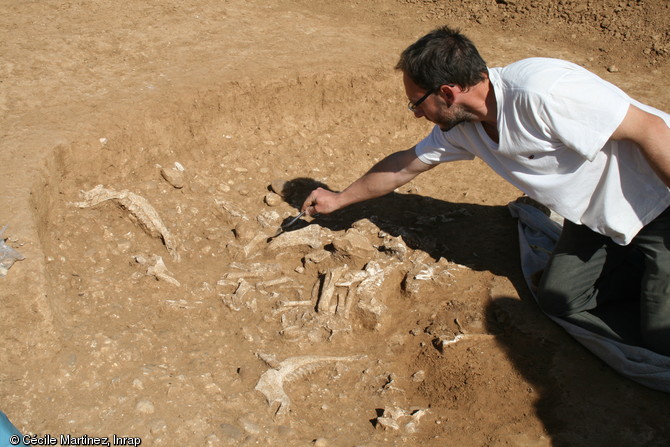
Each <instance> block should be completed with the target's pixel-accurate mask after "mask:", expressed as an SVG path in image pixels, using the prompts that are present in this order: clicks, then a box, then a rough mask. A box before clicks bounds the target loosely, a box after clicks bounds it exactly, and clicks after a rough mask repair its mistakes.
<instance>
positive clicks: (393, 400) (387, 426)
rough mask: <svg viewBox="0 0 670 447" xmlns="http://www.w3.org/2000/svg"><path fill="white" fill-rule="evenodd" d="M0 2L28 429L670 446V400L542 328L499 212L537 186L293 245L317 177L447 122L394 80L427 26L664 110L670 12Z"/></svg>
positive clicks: (370, 207)
mask: <svg viewBox="0 0 670 447" xmlns="http://www.w3.org/2000/svg"><path fill="white" fill-rule="evenodd" d="M1 6H2V10H3V14H2V15H1V16H0V112H1V115H0V129H1V132H2V134H1V135H2V136H1V139H0V179H1V181H2V185H1V186H2V192H3V193H2V194H1V195H0V227H2V226H4V225H8V228H7V230H6V231H5V233H4V235H3V238H5V239H7V244H9V245H10V246H12V247H15V248H16V249H17V250H19V251H20V252H21V253H22V254H23V255H24V256H25V258H26V259H25V260H22V261H19V262H17V263H16V264H14V266H12V267H11V269H10V270H9V272H8V274H7V276H6V277H5V278H0V303H1V304H2V309H3V312H2V323H0V324H1V325H2V330H1V332H0V333H1V334H2V337H3V340H2V345H1V347H0V363H1V364H2V365H3V367H2V369H1V370H0V410H2V411H4V412H5V413H7V415H8V416H9V417H10V419H11V420H12V421H13V422H14V424H15V425H16V426H17V427H18V428H19V429H20V430H21V431H22V432H24V433H29V434H34V435H35V437H36V438H34V439H44V436H46V435H51V436H54V437H56V438H58V437H59V436H60V435H61V434H69V435H71V436H72V437H82V436H88V437H89V438H93V437H112V436H113V435H117V436H132V437H138V438H140V439H141V440H142V445H165V446H173V445H174V446H177V445H179V446H183V445H212V446H217V445H291V446H293V445H295V446H308V445H320V446H354V445H360V446H363V445H365V446H386V445H426V446H438V445H439V446H442V445H459V446H466V447H467V446H587V445H588V446H610V447H611V446H631V445H635V446H661V445H663V446H665V445H668V442H670V426H668V424H667V408H668V406H669V404H670V396H668V395H666V394H663V393H659V392H656V391H653V390H650V389H646V388H644V387H642V386H640V385H638V384H636V383H633V382H631V381H629V380H627V379H625V378H622V377H620V376H619V375H617V374H616V373H614V372H613V371H612V370H610V369H609V368H608V367H607V366H605V365H604V364H603V363H602V362H601V361H599V360H598V359H597V358H595V357H594V356H593V355H591V354H590V353H589V352H588V351H586V350H585V349H583V348H582V347H581V346H579V345H578V344H576V343H575V342H574V341H573V340H572V339H571V338H570V337H569V336H568V335H566V334H565V333H563V332H562V331H561V330H560V329H559V328H557V327H556V326H555V325H553V324H552V323H551V322H550V321H549V320H548V319H547V318H545V317H544V316H543V315H542V314H541V313H540V312H539V311H538V309H537V307H536V306H535V305H534V303H533V302H532V298H530V296H529V294H528V292H527V290H526V288H525V285H524V284H523V281H522V278H521V274H520V271H519V266H518V255H517V250H518V247H517V241H516V223H515V221H514V220H513V219H512V218H511V217H510V216H509V213H508V212H507V210H506V208H505V205H506V204H507V203H508V202H510V201H512V200H514V199H515V198H516V197H518V196H519V195H520V194H519V192H518V191H516V190H515V189H514V188H512V187H511V186H509V185H507V184H505V183H504V182H503V181H502V180H500V179H498V178H497V177H496V176H495V175H494V174H493V173H492V172H490V170H489V169H488V168H486V167H485V166H483V165H482V164H481V163H478V162H469V163H455V164H453V165H450V166H442V167H440V168H438V169H434V170H432V171H430V172H429V173H427V174H425V175H424V176H422V177H421V178H419V179H417V180H416V181H415V182H413V183H412V184H411V185H407V186H406V187H403V188H401V189H400V190H399V191H398V192H397V193H394V194H392V195H390V196H388V197H385V198H382V199H379V200H374V201H370V202H368V203H364V204H360V205H357V206H355V207H351V208H350V209H347V210H344V211H342V212H339V213H335V214H333V215H331V216H321V217H319V218H317V219H311V218H309V219H301V220H300V221H299V222H298V223H297V224H296V225H295V226H293V227H292V228H291V231H289V232H287V233H284V234H282V235H279V236H278V237H276V238H272V236H273V235H274V234H275V232H276V230H277V228H278V227H279V225H280V224H281V223H282V222H284V221H286V219H287V218H288V217H290V216H295V215H296V214H297V211H296V208H297V206H298V204H299V203H300V202H301V200H302V198H304V197H305V195H306V194H307V192H308V191H309V190H310V189H311V188H312V187H314V186H315V185H319V184H323V185H327V186H328V187H330V188H333V189H340V188H344V187H345V186H346V185H348V183H349V182H351V181H352V180H354V179H355V178H356V177H357V176H358V175H360V174H362V173H363V172H364V171H365V170H366V169H367V168H368V167H369V166H370V165H371V164H372V163H374V162H375V161H376V160H379V159H381V158H382V157H383V156H384V155H385V154H388V153H389V152H392V151H395V150H399V149H405V148H407V147H410V146H412V145H413V144H415V143H416V142H417V141H418V140H419V139H420V138H422V136H423V135H424V134H425V133H426V132H427V131H428V129H429V128H430V125H429V123H427V122H425V121H418V120H415V119H413V118H412V116H411V115H410V114H409V113H408V112H407V110H406V107H405V105H406V98H405V97H404V93H403V90H402V84H401V79H400V76H399V74H398V73H396V72H394V70H393V69H392V67H393V66H394V64H395V62H396V59H397V56H398V54H399V52H400V51H401V50H402V49H403V48H405V47H406V46H407V45H408V44H409V43H411V42H413V41H414V40H415V39H416V38H417V37H418V36H420V35H422V34H424V33H425V32H427V31H428V30H430V29H432V28H433V27H435V26H437V25H441V24H445V23H446V24H451V25H452V26H457V27H460V28H461V29H462V30H463V31H465V32H466V33H467V34H468V35H469V36H470V37H471V38H472V39H473V40H474V41H475V42H476V43H477V44H478V47H479V48H480V50H481V52H482V54H483V56H484V58H485V59H486V60H487V62H488V63H489V65H490V66H498V65H502V64H506V63H509V62H512V61H514V60H517V59H520V58H524V57H529V56H551V57H560V58H564V59H569V60H572V61H574V62H577V63H579V64H582V65H584V66H585V67H587V68H589V69H591V70H592V71H594V72H596V73H598V74H600V75H601V76H603V77H605V78H606V79H608V80H611V81H613V82H614V83H616V84H618V85H619V86H621V87H622V88H624V90H626V91H628V92H629V93H630V94H631V95H632V96H633V97H635V98H637V99H639V100H642V101H643V102H647V103H649V104H650V105H653V106H656V107H658V108H661V109H664V110H670V95H668V93H667V89H668V81H667V74H668V60H669V58H668V56H669V55H670V33H669V31H668V30H669V29H670V9H669V4H668V2H667V1H665V0H645V1H641V0H638V1H635V0H631V1H628V2H626V1H614V0H593V1H570V0H561V1H558V2H537V1H533V0H518V1H512V0H507V1H503V0H500V1H493V0H491V1H486V2H483V1H475V0H457V1H450V2H446V1H420V0H404V1H394V0H370V1H359V0H354V1H339V2H337V1H335V2H332V1H331V2H326V1H322V0H316V1H314V0H312V1H306V0H293V1H291V0H270V1H263V2H260V1H255V0H252V1H248V0H247V1H241V0H221V1H212V0H185V1H169V0H156V1H151V2H146V1H135V0H131V1H128V2H123V4H122V3H119V2H112V1H109V0H98V1H71V2H60V1H40V2H36V1H7V0H3V1H2V2H1ZM97 185H102V188H105V189H106V191H107V195H106V196H105V195H104V194H103V195H98V196H97V199H98V200H96V197H94V196H93V195H89V196H85V195H82V191H91V190H92V189H94V188H95V187H96V186H97ZM273 191H274V192H273ZM277 193H279V194H277ZM98 202H99V203H98ZM158 257H160V259H161V260H162V262H163V263H164V265H165V268H166V270H165V271H161V270H160V269H159V268H158V267H160V262H159V261H158ZM273 368H278V369H273ZM268 371H269V372H268ZM257 388H259V389H260V390H259V389H257ZM80 439H85V438H80ZM58 440H59V442H60V439H59V438H58Z"/></svg>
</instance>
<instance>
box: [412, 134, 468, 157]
mask: <svg viewBox="0 0 670 447" xmlns="http://www.w3.org/2000/svg"><path fill="white" fill-rule="evenodd" d="M449 132H450V133H452V132H453V133H457V132H458V129H452V130H450V131H449ZM414 152H415V153H416V156H417V157H418V158H419V160H421V161H422V162H424V163H427V164H429V165H434V164H438V163H445V162H450V161H457V160H472V159H474V158H475V156H474V155H472V154H471V153H470V152H468V151H467V150H465V149H464V148H462V147H459V146H458V145H457V144H455V143H454V142H453V141H450V140H449V139H448V138H447V136H446V132H443V131H442V130H441V129H440V128H439V126H434V127H433V130H432V131H431V132H430V133H429V134H428V135H427V136H426V138H424V139H423V140H421V141H420V142H419V143H418V144H417V145H416V147H415V148H414Z"/></svg>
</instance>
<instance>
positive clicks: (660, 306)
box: [538, 208, 670, 355]
mask: <svg viewBox="0 0 670 447" xmlns="http://www.w3.org/2000/svg"><path fill="white" fill-rule="evenodd" d="M538 304H539V305H540V308H542V310H543V311H544V312H546V313H548V314H550V315H553V316H558V317H564V318H566V319H568V320H571V321H573V322H575V323H576V324H579V325H582V326H584V325H587V326H589V327H590V329H592V330H596V331H597V332H600V333H603V334H604V335H608V336H612V337H613V338H618V339H620V340H622V341H624V342H631V343H634V344H641V345H642V346H645V347H647V348H649V349H651V350H653V351H656V352H658V353H660V354H663V355H670V208H668V209H666V210H665V211H664V212H663V213H662V214H661V215H659V216H658V217H657V218H656V219H654V220H653V221H652V222H650V223H649V224H647V225H646V226H645V227H644V228H643V229H642V230H640V232H639V233H638V234H637V236H635V238H634V239H633V241H632V242H631V243H630V244H629V245H626V246H621V245H618V244H616V243H615V242H613V241H612V240H611V239H610V238H609V237H607V236H603V235H601V234H599V233H596V232H594V231H592V230H591V229H589V228H587V227H586V226H583V225H576V224H574V223H571V222H568V221H566V222H565V224H564V227H563V232H562V234H561V237H560V239H559V241H558V243H557V244H556V248H555V249H554V252H553V255H552V257H551V259H550V261H549V264H548V266H547V268H546V270H545V272H544V274H543V275H542V280H541V282H540V289H539V293H538ZM585 311H588V312H585ZM603 322H604V323H605V324H604V325H603V324H602V323H603Z"/></svg>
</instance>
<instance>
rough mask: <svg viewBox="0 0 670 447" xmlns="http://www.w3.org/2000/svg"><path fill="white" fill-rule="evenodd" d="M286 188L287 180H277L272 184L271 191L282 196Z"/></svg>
mask: <svg viewBox="0 0 670 447" xmlns="http://www.w3.org/2000/svg"><path fill="white" fill-rule="evenodd" d="M285 186H286V180H281V179H276V180H273V181H272V183H271V184H270V189H271V190H272V192H274V193H275V194H279V195H280V196H281V195H283V193H284V187H285Z"/></svg>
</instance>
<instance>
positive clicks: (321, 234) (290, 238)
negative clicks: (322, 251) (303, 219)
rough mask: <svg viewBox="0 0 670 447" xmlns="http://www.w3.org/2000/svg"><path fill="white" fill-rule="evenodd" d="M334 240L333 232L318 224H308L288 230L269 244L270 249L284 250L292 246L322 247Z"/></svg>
mask: <svg viewBox="0 0 670 447" xmlns="http://www.w3.org/2000/svg"><path fill="white" fill-rule="evenodd" d="M332 240H333V232H332V231H330V230H328V229H327V228H322V227H320V226H318V225H308V226H306V227H305V228H300V229H299V230H294V231H286V232H284V233H282V234H280V235H278V236H277V237H276V238H274V239H272V241H271V242H270V243H269V244H268V248H269V249H270V250H284V249H286V248H290V247H296V246H300V245H307V246H309V247H311V248H317V247H318V248H321V247H323V246H324V245H328V244H329V243H330V242H331V241H332Z"/></svg>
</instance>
